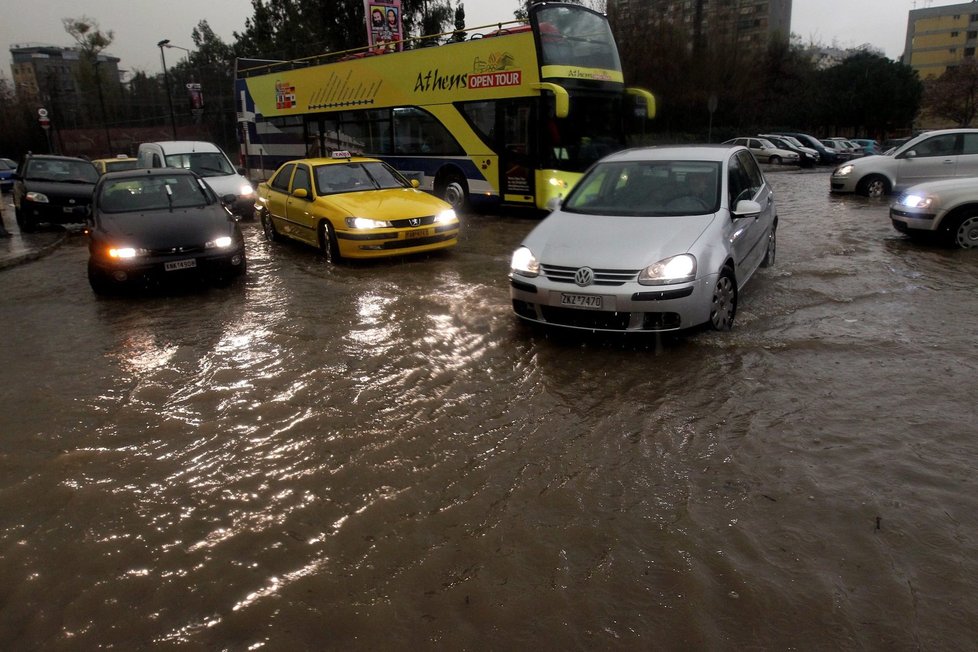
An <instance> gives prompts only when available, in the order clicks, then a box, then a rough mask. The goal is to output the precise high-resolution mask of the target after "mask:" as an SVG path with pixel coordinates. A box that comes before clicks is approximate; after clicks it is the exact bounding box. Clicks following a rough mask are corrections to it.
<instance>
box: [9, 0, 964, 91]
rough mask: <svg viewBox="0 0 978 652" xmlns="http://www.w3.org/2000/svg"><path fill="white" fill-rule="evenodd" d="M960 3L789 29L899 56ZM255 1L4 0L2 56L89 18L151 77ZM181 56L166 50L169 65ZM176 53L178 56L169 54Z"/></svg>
mask: <svg viewBox="0 0 978 652" xmlns="http://www.w3.org/2000/svg"><path fill="white" fill-rule="evenodd" d="M464 4H465V13H466V17H467V22H468V24H469V25H470V26H471V25H482V24H488V23H491V22H499V21H506V20H511V19H512V17H513V11H514V10H515V9H516V8H517V7H518V6H519V5H520V2H519V0H465V2H464ZM951 4H960V3H959V2H947V1H943V0H933V1H928V0H794V2H793V10H792V18H791V31H792V32H795V33H797V34H799V35H800V36H801V37H802V38H803V39H804V40H805V41H806V42H807V41H815V42H821V43H825V44H828V45H831V44H833V43H835V44H837V45H839V46H842V47H850V46H857V45H862V44H863V43H870V44H872V45H875V46H877V47H878V48H880V49H882V50H883V52H884V53H885V54H886V56H888V57H890V58H894V59H895V58H898V57H899V56H900V54H901V53H902V51H903V44H904V40H905V38H906V32H907V12H909V11H910V10H911V9H913V8H921V7H924V6H944V5H951ZM251 14H252V9H251V2H250V0H28V1H27V2H23V1H22V0H0V61H2V64H3V65H2V66H0V70H2V73H0V74H2V75H3V77H5V78H7V79H10V76H11V74H10V46H11V45H13V44H22V43H43V44H46V45H59V46H69V45H73V44H74V42H73V41H72V39H71V37H70V36H68V34H66V33H65V31H64V28H63V27H62V24H61V19H62V18H77V17H80V16H88V17H90V18H93V19H95V20H96V21H98V23H99V25H100V26H101V28H102V30H103V31H108V30H111V31H113V32H114V33H115V40H114V41H113V43H112V45H111V46H110V47H109V48H108V52H109V53H111V54H112V55H114V56H117V57H119V58H120V59H122V61H121V63H120V67H121V68H122V69H124V70H142V71H145V72H148V73H150V74H153V73H155V72H157V71H158V70H159V69H160V51H159V48H158V47H156V44H157V43H158V42H159V41H160V40H162V39H165V38H168V39H170V41H171V42H172V43H173V44H174V45H179V46H182V47H185V48H191V47H192V46H193V41H191V38H190V34H191V32H192V31H193V29H194V27H195V26H196V25H197V23H198V22H199V21H200V20H207V22H208V23H209V24H210V26H211V28H212V29H213V30H214V32H215V33H216V34H217V35H218V36H220V37H221V38H222V39H224V40H225V41H227V42H230V41H232V40H233V33H234V32H236V31H238V32H240V31H241V30H242V29H244V22H245V19H246V18H248V17H249V16H251ZM181 56H183V53H182V52H180V51H179V50H168V51H167V64H168V65H169V64H171V63H175V62H176V61H177V60H178V59H179V58H180V57H181ZM171 57H172V58H171Z"/></svg>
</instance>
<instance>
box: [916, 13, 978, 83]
mask: <svg viewBox="0 0 978 652" xmlns="http://www.w3.org/2000/svg"><path fill="white" fill-rule="evenodd" d="M976 45H978V1H975V0H973V1H972V2H963V3H959V4H956V5H945V6H943V7H925V8H923V9H911V10H910V15H909V17H908V19H907V41H906V45H905V46H904V49H903V63H905V64H906V65H908V66H910V67H911V68H913V69H914V70H916V71H917V73H918V74H919V75H920V78H921V79H926V78H928V77H940V76H941V75H942V74H944V71H945V70H947V69H948V68H951V67H954V66H957V65H960V64H961V62H962V61H965V60H967V59H974V58H975V46H976Z"/></svg>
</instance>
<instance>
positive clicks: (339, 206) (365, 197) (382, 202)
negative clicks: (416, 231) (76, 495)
mask: <svg viewBox="0 0 978 652" xmlns="http://www.w3.org/2000/svg"><path fill="white" fill-rule="evenodd" d="M317 201H318V202H321V203H323V204H325V205H327V206H331V207H333V208H335V209H336V210H338V211H340V212H342V213H345V214H346V215H348V216H349V217H366V218H369V219H373V220H403V219H406V218H410V217H426V216H428V215H437V214H438V213H440V212H442V211H443V210H447V209H449V208H451V206H449V205H448V204H447V203H445V202H443V201H442V200H440V199H438V198H437V197H434V196H432V195H429V194H428V193H426V192H422V191H420V190H415V189H413V188H391V189H388V190H375V191H369V192H348V193H342V194H338V195H327V196H326V197H321V198H319V199H318V200H317Z"/></svg>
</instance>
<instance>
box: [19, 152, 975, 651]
mask: <svg viewBox="0 0 978 652" xmlns="http://www.w3.org/2000/svg"><path fill="white" fill-rule="evenodd" d="M769 179H770V180H771V182H772V184H773V185H774V187H775V189H776V192H777V204H778V207H779V214H780V228H779V231H778V234H779V237H778V245H779V247H778V256H777V262H776V264H775V266H774V267H772V268H769V269H762V270H760V271H759V272H758V274H757V275H756V276H755V277H754V278H753V279H752V281H751V282H750V283H749V284H748V286H747V287H746V289H745V291H744V292H743V293H742V294H741V296H740V305H739V312H738V315H737V320H736V323H735V326H734V330H733V331H732V332H729V333H711V332H705V331H704V332H694V333H689V334H686V335H684V336H681V337H666V338H658V339H657V338H651V337H649V338H620V337H553V336H548V335H547V334H545V333H540V332H536V331H534V330H532V329H528V328H525V327H523V326H522V325H521V324H519V323H517V321H516V320H515V317H514V316H513V315H512V310H511V307H510V305H509V287H508V280H507V277H506V275H507V272H508V262H509V255H510V253H511V251H512V250H513V248H515V246H516V245H518V244H519V242H520V239H521V237H522V236H523V235H524V234H525V233H526V232H528V231H529V230H530V229H531V228H532V227H533V225H534V224H535V221H534V220H532V219H527V218H526V217H525V216H514V215H469V216H466V217H465V219H464V221H463V229H464V233H463V237H462V240H461V242H460V245H459V247H458V249H457V250H456V251H454V252H452V253H449V254H447V255H439V256H435V257H431V258H427V259H411V260H402V261H396V262H383V263H379V264H369V265H343V266H338V267H332V266H330V265H328V264H326V263H324V261H323V260H322V258H321V257H319V256H318V255H317V254H316V252H315V251H313V250H312V249H307V248H304V247H299V246H290V245H287V244H286V245H282V244H270V243H267V242H265V241H264V240H263V239H262V237H261V233H260V229H259V228H258V227H257V226H256V225H255V224H254V223H245V224H244V227H243V228H244V231H245V235H246V240H247V248H248V255H249V269H248V274H247V277H246V279H245V280H244V281H243V282H242V283H241V284H239V285H237V286H234V287H231V288H226V289H211V290H207V291H203V292H176V293H165V294H161V295H154V296H137V297H122V298H110V299H97V298H96V297H95V296H94V295H93V294H92V292H91V291H90V289H89V287H88V283H87V280H86V277H85V263H86V260H87V251H86V248H85V241H84V238H83V237H82V236H80V235H75V236H72V237H70V238H69V239H68V241H67V242H66V244H65V245H63V246H61V247H60V248H58V249H57V250H55V251H54V252H53V253H51V254H49V255H47V256H45V257H43V258H41V259H39V260H36V261H33V262H31V263H28V264H25V265H21V266H18V267H14V268H10V269H7V270H3V271H0V289H2V291H0V399H2V408H0V648H2V649H4V650H93V649H99V648H112V649H119V650H132V649H145V648H154V649H187V650H197V649H201V650H259V649H268V650H319V649H362V650H378V649H444V650H490V649H491V650H518V649H541V650H569V649H644V650H694V649H710V650H760V649H778V650H790V649H798V650H973V649H975V648H976V646H978V474H976V470H975V469H976V466H978V424H976V420H978V410H976V407H975V379H976V378H978V356H976V354H975V351H976V346H975V341H976V314H978V297H976V284H975V279H976V278H978V252H974V251H952V250H948V249H943V248H940V247H936V246H927V245H919V244H914V243H911V242H910V241H908V240H907V239H905V238H904V237H903V236H901V235H899V234H898V233H897V232H896V231H894V230H893V228H892V227H891V226H890V224H889V220H888V217H887V202H886V201H874V200H866V199H862V198H855V197H844V198H838V197H830V196H829V195H828V192H827V190H828V174H827V172H826V171H824V170H822V171H817V172H805V173H799V172H796V171H788V170H784V171H774V172H771V173H769ZM8 218H9V216H8Z"/></svg>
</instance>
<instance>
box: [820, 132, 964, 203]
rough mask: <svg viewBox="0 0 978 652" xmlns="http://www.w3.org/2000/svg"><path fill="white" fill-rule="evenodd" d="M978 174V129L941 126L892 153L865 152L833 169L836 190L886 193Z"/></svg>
mask: <svg viewBox="0 0 978 652" xmlns="http://www.w3.org/2000/svg"><path fill="white" fill-rule="evenodd" d="M974 176H978V129H941V130H938V131H929V132H927V133H925V134H921V135H919V136H917V137H916V138H913V139H911V140H909V141H907V142H906V143H904V144H903V145H901V146H900V147H898V148H897V149H895V150H894V151H893V152H892V153H890V154H881V155H878V156H864V157H862V158H860V159H857V160H854V161H849V162H848V163H843V164H842V165H840V166H838V167H837V168H835V170H834V171H833V172H832V180H831V182H830V183H831V185H830V189H831V191H832V192H837V193H843V192H856V193H859V194H861V195H866V196H867V197H882V196H883V195H887V194H889V193H891V192H902V191H903V190H905V189H906V188H909V187H910V186H913V185H916V184H918V183H924V182H926V181H935V180H937V179H952V178H955V177H974Z"/></svg>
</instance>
